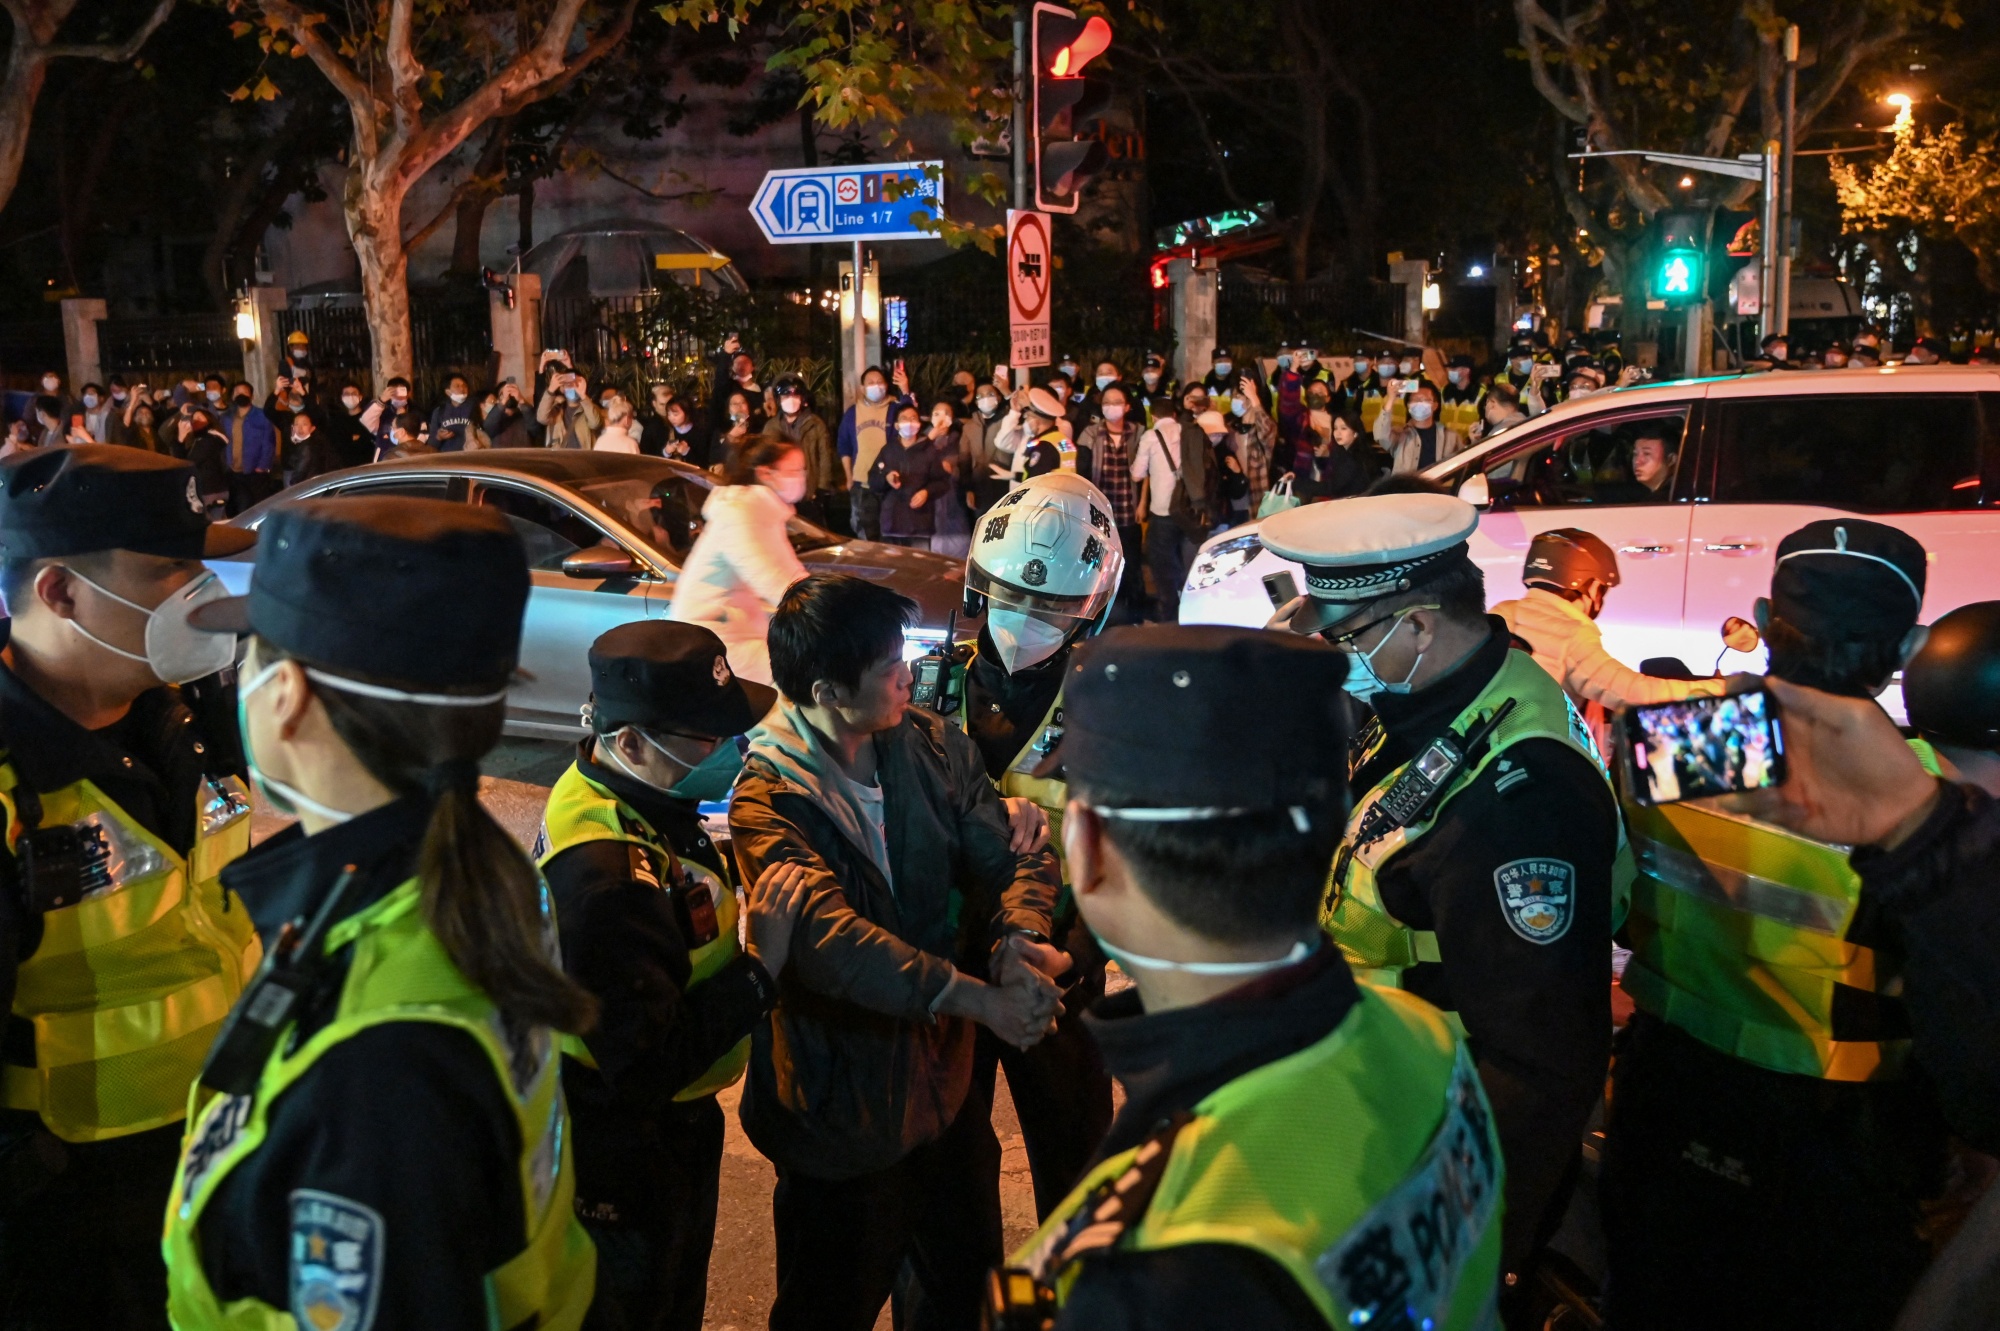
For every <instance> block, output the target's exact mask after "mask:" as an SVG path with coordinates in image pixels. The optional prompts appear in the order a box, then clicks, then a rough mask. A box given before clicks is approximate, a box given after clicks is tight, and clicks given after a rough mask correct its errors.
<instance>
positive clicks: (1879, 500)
mask: <svg viewBox="0 0 2000 1331" xmlns="http://www.w3.org/2000/svg"><path fill="white" fill-rule="evenodd" d="M1641 437H1659V438H1663V439H1664V441H1665V442H1666V444H1667V446H1668V448H1669V449H1670V450H1673V451H1674V452H1675V453H1676V457H1675V461H1674V465H1673V470H1672V475H1671V477H1670V478H1669V480H1668V482H1667V483H1666V484H1665V485H1663V486H1662V487H1661V488H1660V490H1659V491H1658V492H1657V494H1654V493H1653V492H1651V491H1648V490H1647V489H1646V487H1644V486H1642V485H1639V484H1638V483H1637V482H1635V481H1634V480H1633V479H1632V470H1631V459H1632V445H1633V442H1634V441H1635V440H1637V439H1639V438H1641ZM1424 475H1425V477H1426V478H1427V479H1430V480H1434V481H1439V482H1442V483H1444V484H1446V485H1449V486H1452V487H1454V488H1456V489H1457V490H1458V491H1459V493H1460V494H1461V496H1463V497H1464V498H1467V499H1470V500H1473V501H1474V502H1479V503H1481V506H1482V508H1483V510H1484V511H1483V512H1482V514H1481V516H1480V521H1479V531H1478V532H1477V534H1475V535H1474V536H1473V538H1472V543H1471V548H1472V557H1473V559H1474V560H1475V561H1477V562H1478V564H1479V566H1480V567H1481V568H1482V569H1484V570H1485V573H1486V596H1487V600H1488V602H1489V603H1492V602H1497V601H1503V600H1506V599H1508V598H1510V597H1515V596H1519V595H1521V590H1522V589H1521V565H1522V562H1523V560H1524V559H1525V558H1526V553H1527V549H1528V542H1529V541H1530V540H1532V539H1533V538H1534V536H1535V534H1536V533H1537V532H1541V531H1546V530H1548V529H1549V528H1551V527H1580V528H1582V529H1583V530H1585V531H1589V532H1594V533H1596V534H1597V535H1598V536H1599V537H1601V538H1602V539H1603V540H1604V541H1605V542H1606V543H1607V544H1609V545H1610V546H1611V548H1612V549H1614V550H1616V551H1617V552H1618V567H1619V572H1620V574H1621V576H1622V577H1623V582H1622V583H1621V584H1620V586H1619V587H1618V588H1617V589H1616V590H1615V591H1613V592H1612V593H1611V595H1610V597H1609V598H1608V599H1607V601H1606V603H1605V607H1604V615H1603V618H1602V619H1601V620H1600V621H1599V623H1600V624H1601V625H1602V627H1603V629H1604V640H1605V646H1606V648H1607V649H1608V650H1609V651H1610V652H1611V653H1612V654H1613V655H1615V656H1617V657H1618V658H1619V659H1620V660H1623V661H1625V662H1626V663H1627V664H1632V665H1636V664H1638V663H1639V662H1640V661H1642V660H1644V659H1646V658H1647V657H1658V656H1674V657H1679V658H1681V659H1682V660H1683V661H1684V662H1686V663H1687V664H1688V665H1689V666H1690V667H1691V668H1693V669H1694V670H1695V671H1696V672H1698V673H1699V672H1705V671H1707V670H1709V669H1711V668H1712V667H1713V666H1714V665H1715V664H1716V662H1717V660H1718V652H1719V650H1720V648H1721V641H1720V636H1719V629H1720V626H1721V624H1722V621H1723V620H1724V619H1726V618H1728V617H1729V616H1731V615H1740V616H1742V617H1744V618H1746V619H1747V618H1749V617H1750V609H1751V602H1753V601H1754V600H1755V599H1756V598H1757V597H1759V596H1763V595H1766V594H1767V593H1768V590H1769V588H1770V585H1771V568H1772V561H1773V559H1774V555H1775V551H1776V548H1777V545H1778V542H1779V541H1781V540H1782V539H1784V537H1785V535H1786V534H1787V533H1789V532H1791V531H1794V530H1796V529H1797V528H1799V527H1802V526H1804V525H1805V524H1806V523H1808V522H1812V521H1814V520H1815V519H1819V518H1835V517H1840V516H1842V515H1846V514H1854V515H1858V516H1864V517H1868V518H1871V519H1873V520H1875V521H1878V522H1886V523H1889V524H1891V525H1893V526H1897V527H1901V528H1902V529H1903V530H1905V531H1907V532H1909V533H1910V535H1912V536H1914V537H1916V538H1917V539H1918V540H1919V541H1921V542H1923V545H1924V548H1925V549H1926V550H1927V551H1929V552H1930V577H1929V584H1928V589H1927V594H1926V596H1925V598H1924V620H1925V621H1926V622H1929V621H1932V620H1935V619H1936V618H1937V617H1938V616H1940V615H1942V614H1944V613H1946V612H1947V611H1949V610H1953V609H1956V608H1957V607H1959V606H1961V605H1964V604H1966V603H1967V602H1969V601H1981V600H1989V599H1996V598H2000V370H1995V369H1991V368H1987V367H1973V366H1950V365H1938V366H1923V367H1916V366H1899V367H1892V368H1887V369H1875V370H1832V371H1817V372H1800V373H1769V374H1754V375H1742V376H1736V377H1731V378H1722V379H1699V380H1689V381H1685V382H1680V383H1669V384H1648V385H1644V386H1640V387H1635V388H1626V389H1619V390H1616V391H1614V392H1606V393H1598V394H1595V395H1593V396H1591V397H1588V398H1585V399H1583V400H1581V401H1577V402H1569V403H1564V404H1563V405H1561V406H1558V407H1556V408H1554V409H1553V410H1551V411H1549V412H1548V413H1547V414H1545V415H1542V416H1537V417H1535V418H1534V419H1532V420H1529V421H1527V422H1525V423H1523V424H1521V425H1518V426H1516V427H1514V428H1513V429H1511V430H1508V431H1506V432H1505V433H1502V434H1500V435H1497V436H1495V437H1494V438H1492V439H1489V440H1486V441H1485V442H1483V443H1480V444H1476V445H1474V446H1473V447H1471V448H1468V449H1467V450H1465V451H1464V452H1462V453H1460V454H1458V455H1457V456H1455V457H1452V458H1447V459H1446V460H1445V461H1443V462H1440V463H1438V464H1437V465H1436V466H1433V467H1431V468H1429V469H1428V470H1426V471H1425V472H1424ZM1482 487H1483V489H1484V495H1483V497H1482V495H1481V493H1480V492H1481V489H1482ZM1280 570H1290V571H1291V572H1292V574H1293V576H1294V578H1295V579H1297V584H1298V585H1299V586H1301V587H1303V586H1304V579H1303V577H1302V576H1301V575H1300V574H1299V573H1298V567H1297V565H1295V564H1293V563H1291V562H1290V561H1289V560H1282V559H1279V558H1278V557H1277V556H1276V555H1273V554H1272V553H1270V552H1269V551H1267V550H1265V549H1264V547H1263V543H1262V541H1260V540H1259V539H1258V537H1257V524H1256V523H1254V522H1253V523H1250V524H1248V525H1246V526H1242V527H1236V528H1232V529H1231V530H1229V531H1226V532H1223V533H1221V534H1220V535H1218V536H1214V537H1211V538H1210V539H1209V540H1208V541H1207V542H1205V543H1204V544H1203V546H1202V548H1201V551H1200V554H1199V555H1198V556H1197V557H1196V559H1195V561H1194V566H1193V568H1192V570H1191V571H1190V572H1189V574H1188V581H1187V586H1186V588H1185V590H1183V592H1182V593H1181V622H1182V623H1186V624H1241V625H1248V626H1253V627H1254V626H1258V625H1262V624H1263V623H1264V622H1265V621H1266V620H1267V619H1268V618H1269V617H1270V614H1271V600H1270V596H1269V594H1268V593H1267V591H1266V589H1265V586H1264V581H1263V579H1264V577H1265V576H1266V575H1267V574H1271V573H1275V572H1278V571H1280ZM1725 664H1726V665H1727V666H1728V668H1731V669H1750V668H1757V665H1756V663H1755V662H1753V661H1750V660H1748V659H1746V658H1743V657H1739V656H1735V655H1734V654H1732V656H1731V659H1730V661H1729V662H1727V663H1725ZM1900 701H1901V700H1900V697H1893V696H1892V697H1890V698H1885V699H1884V702H1885V703H1889V704H1891V707H1890V710H1891V711H1892V712H1895V713H1898V714H1900V712H1901V707H1900Z"/></svg>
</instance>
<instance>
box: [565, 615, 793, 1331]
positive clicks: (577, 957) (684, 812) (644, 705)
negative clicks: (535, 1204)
mask: <svg viewBox="0 0 2000 1331" xmlns="http://www.w3.org/2000/svg"><path fill="white" fill-rule="evenodd" d="M590 688H591V697H590V725H591V731H592V734H591V737H590V738H589V739H586V740H584V741H583V743H582V744H581V745H580V746H579V748H578V751H577V759H576V762H574V763H573V764H571V766H570V768H569V770H568V771H566V772H564V773H563V774H562V776H561V777H560V778H559V779H558V780H557V781H556V784H555V787H554V789H552V790H551V791H550V792H549V804H548V811H547V813H546V814H545V815H544V817H543V823H542V840H541V843H540V844H539V845H538V846H537V847H536V858H537V859H538V860H539V861H540V863H541V866H542V872H543V874H544V875H545V876H546V877H547V879H548V884H549V891H550V893H551V895H552V896H553V897H554V899H555V908H556V919H557V922H558V923H559V925H560V926H561V930H562V944H563V948H562V952H563V965H564V968H565V969H566V970H567V971H568V972H569V974H570V976H571V978H573V979H575V980H576V981H577V983H579V984H581V985H582V986H583V987H584V988H586V989H588V990H590V991H591V993H593V994H595V995H596V996H597V1000H598V1014H599V1015H598V1022H597V1026H596V1028H595V1029H594V1030H593V1031H591V1033H590V1034H589V1035H588V1036H587V1037H586V1038H585V1039H583V1040H581V1041H574V1040H572V1041H565V1044H564V1052H565V1053H566V1054H568V1055H569V1057H568V1058H566V1059H564V1061H563V1087H564V1090H565V1092H566V1094H567V1095H568V1098H569V1103H570V1106H571V1111H572V1112H573V1113H574V1114H575V1116H576V1167H577V1183H576V1188H577V1197H576V1205H577V1213H578V1214H579V1215H580V1216H582V1217H583V1222H584V1226H585V1228H587V1229H588V1230H590V1232H591V1236H592V1238H594V1239H595V1240H597V1247H598V1276H597V1300H596V1303H595V1304H594V1305H593V1306H592V1312H591V1319H590V1325H591V1326H592V1327H604V1328H611V1329H612V1331H626V1329H627V1328H632V1329H634V1331H636V1329H637V1328H648V1329H656V1331H698V1329H699V1328H700V1326H701V1320H702V1311H703V1307H704V1304H705V1302H706V1300H707V1295H708V1261H709V1253H710V1250H711V1249H712V1247H713V1245H714V1242H715V1214H716V1198H717V1195H718V1192H719V1190H720V1187H721V1176H722V1136H723V1131H722V1110H721V1109H720V1108H718V1107H717V1105H716V1102H715V1096H716V1092H718V1091H720V1090H722V1089H724V1088H726V1087H728V1086H731V1085H734V1084H735V1083H736V1081H737V1080H738V1079H740V1078H741V1077H742V1075H743V1068H744V1065H745V1063H746V1062H747V1061H748V1059H749V1055H750V1033H751V1031H752V1030H753V1029H754V1028H755V1027H756V1026H757V1025H759V1024H760V1023H761V1022H762V1021H763V1020H764V1018H765V1016H766V1015H767V1014H768V1013H769V1012H770V1010H771V1008H772V1007H773V1006H774V1005H775V1004H776V1002H777V986H776V983H775V981H774V980H773V976H774V975H775V974H776V973H777V972H778V971H780V970H782V969H784V965H785V960H786V955H787V953H788V951H789V949H790V943H791V927H792V923H793V921H794V920H795V919H796V918H797V914H798V910H799V907H800V906H801V905H803V903H804V895H803V891H802V889H801V886H800V884H801V883H802V882H803V879H804V871H803V870H802V869H801V868H799V866H797V865H783V864H780V865H772V866H771V867H769V868H768V869H766V870H765V872H764V874H763V875H762V877H761V878H760V879H759V881H758V883H757V887H756V890H755V891H754V892H752V893H751V901H750V912H749V936H750V937H749V948H748V950H747V951H746V950H744V949H743V948H741V947H739V946H738V943H737V927H736V915H737V910H736V891H735V882H734V875H733V874H732V873H731V870H730V857H729V856H728V855H727V854H726V853H724V851H722V850H721V849H719V848H718V847H716V845H715V844H714V843H713V842H712V841H711V840H710V839H709V836H708V833H707V832H706V831H705V830H703V827H702V822H701V814H700V811H699V808H698V805H697V801H696V799H695V798H694V796H693V795H692V794H690V793H686V791H685V787H687V786H688V785H690V784H692V783H693V782H694V781H697V780H699V778H697V777H696V776H695V773H696V771H697V769H701V768H703V766H704V764H709V763H710V760H711V758H712V757H713V756H714V755H716V754H717V752H718V751H719V750H726V753H727V756H729V757H733V756H734V753H735V747H734V745H733V744H732V743H731V741H732V740H733V739H734V738H735V737H736V736H737V735H741V734H742V733H743V732H745V731H746V730H748V729H749V728H750V727H751V726H753V725H755V724H756V723H757V721H758V719H759V718H761V717H762V716H763V715H764V713H766V712H768V711H770V710H771V706H772V704H774V703H775V702H776V701H777V693H776V691H775V690H773V689H770V688H767V687H765V686H764V685H762V684H757V683H753V682H751V681H749V680H746V679H742V678H740V677H739V676H737V675H736V674H735V673H734V672H733V671H731V670H730V668H729V661H728V658H727V656H726V655H725V653H724V650H723V646H722V640H721V639H720V638H718V637H716V636H715V635H714V634H713V633H711V632H709V630H707V629H705V628H703V627H701V626H700V625H698V624H677V623H673V622H671V621H668V620H657V619H654V620H644V621H641V622H639V623H636V624H624V625H620V626H619V627H618V628H615V629H612V630H611V631H610V632H609V633H606V634H605V635H604V636H602V637H600V638H599V639H598V640H597V641H596V642H594V643H592V644H591V647H590Z"/></svg>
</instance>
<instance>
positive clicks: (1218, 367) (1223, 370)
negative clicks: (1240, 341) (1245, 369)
mask: <svg viewBox="0 0 2000 1331" xmlns="http://www.w3.org/2000/svg"><path fill="white" fill-rule="evenodd" d="M1229 368H1230V367H1229V362H1228V361H1226V360H1219V361H1217V362H1216V363H1215V373H1216V375H1217V376H1218V377H1220V376H1222V375H1225V374H1228V373H1229Z"/></svg>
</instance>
